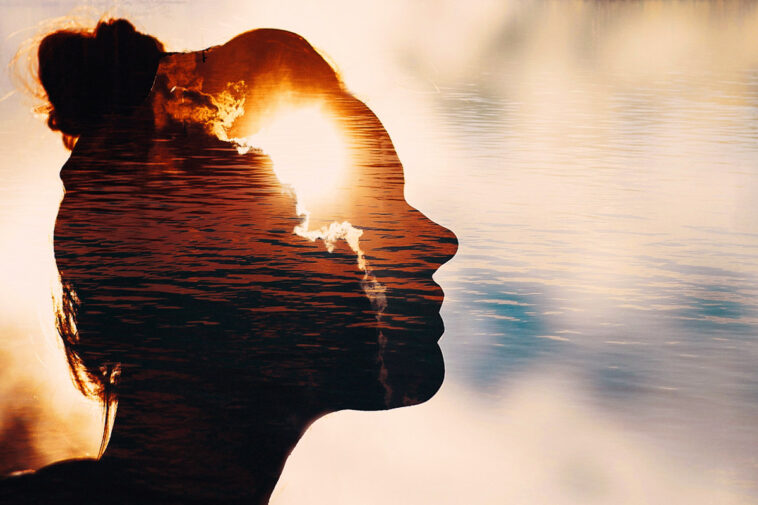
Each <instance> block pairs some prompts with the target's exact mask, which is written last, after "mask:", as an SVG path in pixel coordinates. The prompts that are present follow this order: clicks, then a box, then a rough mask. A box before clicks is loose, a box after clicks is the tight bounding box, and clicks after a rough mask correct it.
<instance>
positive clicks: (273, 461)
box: [103, 381, 315, 504]
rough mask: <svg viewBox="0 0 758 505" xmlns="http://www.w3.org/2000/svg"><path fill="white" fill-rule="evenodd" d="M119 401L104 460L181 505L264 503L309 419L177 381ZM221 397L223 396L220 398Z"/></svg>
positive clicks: (272, 399)
mask: <svg viewBox="0 0 758 505" xmlns="http://www.w3.org/2000/svg"><path fill="white" fill-rule="evenodd" d="M151 385H152V387H151V388H150V389H149V390H143V391H130V392H128V393H126V394H121V395H120V396H119V405H118V412H117V415H116V422H115V426H114V430H113V435H112V437H111V440H110V443H109V444H108V448H107V450H106V452H105V455H104V457H103V459H104V460H108V461H115V462H118V463H119V464H120V465H122V466H123V467H124V468H126V469H127V472H128V474H129V477H130V480H132V481H133V482H135V484H136V485H138V486H140V487H143V488H145V489H146V490H148V491H156V492H160V493H168V494H170V495H172V496H173V497H177V498H179V497H186V498H188V500H187V501H190V499H191V500H194V501H201V502H207V503H210V502H214V501H218V502H223V503H232V502H237V501H240V502H243V501H244V502H245V503H253V504H265V503H268V498H269V496H270V495H271V493H272V491H273V489H274V486H275V485H276V482H277V480H278V478H279V475H280V473H281V471H282V468H283V466H284V463H285V461H286V459H287V457H288V456H289V453H290V452H291V451H292V449H293V448H294V446H295V444H296V443H297V441H298V439H299V438H300V436H301V435H302V433H303V431H304V430H305V428H306V427H307V425H308V423H309V420H310V419H312V418H313V417H315V416H310V415H308V414H307V413H306V412H303V411H301V412H299V413H296V414H293V412H297V408H293V405H298V404H299V405H302V402H293V401H287V400H286V399H284V398H282V397H281V395H279V394H272V395H268V399H266V398H262V397H261V396H260V395H259V397H258V398H257V399H256V400H258V401H256V402H255V404H252V403H251V402H247V401H240V400H239V399H238V398H235V397H234V396H236V395H230V394H229V391H226V392H225V393H226V395H225V400H221V399H220V398H224V396H219V394H215V393H217V392H215V393H214V392H211V391H208V389H207V388H201V389H197V388H195V387H194V386H197V385H196V384H192V385H190V387H188V384H186V382H184V381H182V383H181V384H175V386H177V387H171V386H172V384H167V383H165V382H161V383H160V384H157V383H156V381H151ZM221 394H224V392H222V393H221Z"/></svg>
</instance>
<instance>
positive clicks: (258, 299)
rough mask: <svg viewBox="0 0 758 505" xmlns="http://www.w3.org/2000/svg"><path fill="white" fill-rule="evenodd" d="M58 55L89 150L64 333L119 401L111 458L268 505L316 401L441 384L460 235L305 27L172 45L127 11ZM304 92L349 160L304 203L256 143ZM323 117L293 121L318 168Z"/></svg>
mask: <svg viewBox="0 0 758 505" xmlns="http://www.w3.org/2000/svg"><path fill="white" fill-rule="evenodd" d="M39 58H40V67H39V68H40V71H39V77H40V81H41V83H42V85H43V86H44V88H45V90H46V91H47V94H48V97H49V100H50V106H51V108H50V119H49V124H50V126H51V128H53V129H57V130H60V131H61V132H62V133H63V135H64V139H66V138H67V139H69V140H67V141H66V142H67V145H68V146H70V147H73V151H72V154H71V157H70V159H69V160H68V162H67V163H66V164H65V166H64V167H63V169H62V170H61V179H62V181H63V184H64V186H65V190H66V193H65V196H64V199H63V201H62V203H61V206H60V210H59V214H58V218H57V221H56V227H55V242H54V247H55V256H56V261H57V264H58V268H59V271H60V275H61V281H62V284H63V287H64V294H63V299H62V304H61V310H60V314H59V328H60V332H61V335H62V337H63V340H64V343H65V347H66V351H67V355H68V357H69V363H70V365H71V367H72V371H73V375H74V377H75V378H76V380H77V384H78V385H79V387H80V389H82V390H83V391H84V392H86V393H87V394H95V395H99V396H100V397H102V398H103V399H104V400H105V401H106V404H111V402H112V400H113V399H114V398H116V397H117V399H118V409H117V415H116V420H115V424H114V427H113V435H112V438H111V440H110V444H109V445H108V449H107V450H106V451H105V453H104V456H103V459H102V461H101V463H98V464H99V465H100V468H102V467H103V466H102V465H103V464H105V465H116V466H117V467H118V468H119V475H121V476H127V477H128V479H129V481H130V482H131V483H133V484H134V486H136V487H135V488H136V489H142V490H144V492H145V493H147V494H151V493H164V495H165V496H171V497H173V498H172V499H176V500H182V499H184V498H186V497H187V496H192V497H194V498H195V499H199V500H204V501H206V502H210V501H212V500H219V501H225V502H230V501H234V500H237V499H239V500H242V499H245V498H247V499H252V500H257V502H265V501H266V500H267V498H268V496H269V494H270V493H271V490H272V489H273V485H274V484H275V482H276V479H277V477H278V475H279V472H280V471H281V468H282V465H283V463H284V460H285V459H286V457H287V455H288V454H289V451H290V450H291V449H292V447H293V446H294V444H295V443H296V442H297V440H298V438H299V437H300V435H301V434H302V432H303V431H304V430H305V428H306V427H307V426H308V425H309V424H310V423H311V422H313V420H315V419H316V418H317V417H318V416H320V415H323V414H324V413H327V412H332V411H336V410H340V409H345V408H354V409H368V410H371V409H383V408H390V407H395V406H401V405H411V404H414V403H419V402H421V401H425V400H426V399H428V398H429V397H431V396H432V395H433V394H434V392H436V390H437V389H438V388H439V386H440V384H441V382H442V377H443V370H444V368H443V362H442V357H441V354H440V350H439V347H438V346H437V340H438V339H439V337H440V336H441V334H442V330H443V327H442V321H441V319H440V316H439V308H440V305H441V302H442V291H441V289H440V288H439V286H437V285H436V284H435V283H434V281H433V280H432V274H433V273H434V272H435V271H436V269H437V268H438V267H439V266H440V265H441V264H442V263H444V262H445V261H447V260H448V259H450V258H451V257H452V255H453V254H454V253H455V250H456V247H457V246H456V244H457V242H456V239H455V236H454V235H453V234H452V233H451V232H450V231H449V230H446V229H445V228H443V227H441V226H439V225H436V224H435V223H433V222H432V221H430V220H429V219H427V218H426V217H425V216H424V215H423V214H421V213H420V212H419V211H417V210H416V209H414V208H413V207H411V206H410V205H409V204H408V203H407V202H406V201H405V198H404V192H403V186H404V182H403V169H402V165H401V164H400V161H399V160H398V158H397V155H396V153H395V150H394V148H393V146H392V142H391V140H390V138H389V136H388V134H387V132H386V131H385V130H384V128H383V127H382V125H381V123H380V122H379V120H378V119H377V118H376V117H375V116H374V115H373V113H372V112H371V111H370V110H369V109H368V108H367V107H366V106H365V105H364V104H363V103H362V102H360V101H359V100H357V99H356V98H354V97H353V96H352V95H351V94H350V93H349V92H348V91H347V90H346V89H345V88H344V86H343V84H342V83H341V80H340V78H339V76H338V75H337V74H336V72H335V71H334V70H333V69H332V67H331V66H330V65H329V64H328V63H327V62H326V61H325V60H324V58H323V57H322V56H321V55H320V54H319V53H318V52H317V51H316V50H315V49H313V47H311V46H310V44H308V42H306V41H305V40H304V39H303V38H302V37H299V36H298V35H295V34H293V33H290V32H285V31H280V30H268V29H267V30H254V31H251V32H247V33H244V34H242V35H239V36H237V37H235V38H234V39H232V40H231V41H229V42H228V43H226V44H224V45H222V46H216V47H212V48H209V49H207V50H205V51H199V52H195V53H174V54H167V53H163V52H162V45H161V44H160V42H158V41H157V40H156V39H154V38H152V37H150V36H147V35H143V34H140V33H139V32H137V31H136V30H135V29H134V28H133V27H132V25H131V24H130V23H128V22H127V21H125V20H116V21H107V22H102V23H100V24H99V25H98V26H97V28H96V29H95V30H94V31H93V32H65V31H64V32H56V33H53V34H51V35H49V36H48V37H47V38H46V39H45V40H43V41H42V43H41V45H40V49H39ZM67 65H68V66H67ZM67 69H68V70H67ZM72 73H73V76H74V77H73V78H72ZM303 107H315V108H316V110H318V111H321V112H322V113H323V120H324V123H323V124H330V125H332V126H333V127H334V128H335V129H336V130H337V131H338V132H339V134H340V138H341V139H342V140H343V142H344V151H345V153H346V159H347V160H348V162H347V163H346V168H345V173H344V174H342V177H341V178H340V179H339V181H340V182H339V183H335V184H334V187H330V188H327V190H326V191H327V194H326V196H325V197H323V198H321V199H320V200H319V205H318V206H317V208H309V209H307V213H306V209H304V208H303V202H301V201H298V194H299V193H298V187H297V182H296V181H288V182H292V183H293V185H294V190H293V188H292V187H291V186H286V185H284V184H282V182H281V181H280V179H279V178H278V177H277V162H278V161H277V158H276V157H275V156H272V157H271V158H270V157H269V156H267V146H266V145H265V143H264V145H260V146H255V145H254V140H253V139H255V136H254V134H256V133H258V132H261V131H265V130H266V128H268V127H269V126H270V125H272V124H275V123H276V120H277V118H278V117H280V116H281V115H282V114H285V113H286V111H291V110H298V109H301V108H303ZM320 125H321V123H318V124H315V125H313V126H312V127H311V128H310V129H308V128H303V129H298V128H294V127H288V129H287V133H288V134H289V137H287V138H288V141H289V142H290V143H291V146H290V147H286V146H288V145H289V144H285V149H287V150H292V151H297V150H299V151H300V152H304V153H305V156H303V157H301V158H299V159H302V160H304V161H303V163H304V164H306V165H308V166H307V167H304V170H305V172H307V171H308V170H310V169H311V167H310V164H309V161H308V160H311V159H314V158H318V157H319V156H321V155H322V154H323V153H321V152H320V151H319V146H320V145H321V143H320V141H319V140H318V134H319V132H320V131H321V130H322V128H321V126H320ZM296 130H297V131H296ZM75 139H78V140H76V141H75ZM74 144H75V147H74ZM251 145H253V146H254V147H258V148H260V149H253V150H247V152H246V153H244V154H240V153H241V152H244V151H245V149H243V148H249V147H250V146H251ZM313 166H321V165H318V164H314V165H313ZM311 175H312V174H311ZM118 372H120V375H121V376H120V377H116V375H117V373H118ZM105 480H106V481H107V479H105Z"/></svg>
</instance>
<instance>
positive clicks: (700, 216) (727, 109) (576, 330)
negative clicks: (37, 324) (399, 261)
mask: <svg viewBox="0 0 758 505" xmlns="http://www.w3.org/2000/svg"><path fill="white" fill-rule="evenodd" d="M227 3H229V2H227ZM459 4H460V3H457V2H452V1H450V2H441V3H439V4H435V5H434V6H431V5H430V6H427V7H422V6H416V7H407V8H406V7H400V6H398V5H395V4H390V5H389V6H388V7H387V9H386V12H384V11H383V12H382V15H377V16H374V17H373V21H372V23H374V24H375V26H374V25H371V26H372V29H371V30H366V26H365V25H361V24H360V23H361V22H363V23H367V21H357V20H358V19H362V17H360V16H358V13H357V12H356V11H353V10H350V8H349V7H348V6H347V5H346V4H339V7H340V9H341V8H344V9H345V12H344V13H343V17H342V18H340V19H342V22H343V23H346V24H347V20H350V21H352V22H354V24H355V26H354V27H353V28H351V29H352V30H353V31H354V32H355V33H356V34H357V33H361V30H364V31H365V33H368V34H369V35H368V36H367V39H368V40H369V41H374V42H373V45H371V44H372V43H371V42H362V44H364V45H362V46H360V47H361V48H362V49H366V48H367V47H368V48H374V49H375V50H376V51H377V53H376V54H377V58H376V61H377V65H378V66H379V67H380V68H381V69H382V70H383V72H379V71H377V70H376V69H372V66H371V65H369V64H366V63H364V64H363V66H361V64H360V61H361V58H359V57H355V56H353V57H351V52H350V48H347V49H346V48H345V47H344V45H345V44H344V40H341V38H340V37H349V36H350V33H352V32H350V31H349V30H348V29H347V28H346V29H345V30H348V31H344V32H339V33H337V34H332V33H329V30H328V29H327V28H320V27H319V26H318V25H319V23H322V24H325V25H328V23H325V22H324V21H325V19H326V18H325V17H326V16H334V15H335V13H336V12H337V11H339V10H340V9H337V8H334V9H327V10H326V12H325V13H324V14H322V16H325V17H322V18H319V17H318V15H316V14H314V16H315V17H313V20H312V21H305V20H300V19H299V18H296V19H294V20H293V18H292V16H294V15H295V14H294V13H293V12H292V11H289V10H286V9H284V8H282V9H277V8H275V7H270V8H269V7H267V8H266V9H268V10H266V9H262V12H263V13H262V14H261V15H260V18H261V23H260V24H275V25H276V26H286V27H290V28H292V29H295V30H297V31H299V32H301V33H304V34H305V35H306V36H307V37H309V38H313V39H315V40H314V43H316V45H320V46H321V47H323V48H324V49H326V50H327V52H329V53H330V54H331V55H332V56H333V57H334V59H335V60H336V61H337V62H338V63H339V62H341V61H344V62H346V64H345V65H346V66H345V68H344V70H345V78H346V81H347V82H348V84H349V85H350V84H351V83H354V85H355V87H356V91H357V92H358V94H359V95H360V94H361V93H364V96H366V97H368V98H369V100H368V103H369V105H370V106H371V107H372V108H373V109H374V110H375V111H376V112H377V114H378V116H379V117H380V118H381V119H382V120H383V122H384V123H385V125H386V127H387V130H388V131H389V132H390V134H391V135H392V136H393V139H394V141H395V143H396V145H397V148H398V153H399V154H400V157H401V159H402V160H403V161H404V162H405V167H406V177H407V186H406V196H407V199H408V201H409V202H410V203H411V204H413V205H414V206H416V207H418V208H419V209H421V210H423V211H424V212H425V213H427V214H428V215H429V216H430V217H431V218H432V219H434V220H436V221H438V222H440V223H441V224H444V225H445V226H447V227H448V228H451V229H452V230H454V231H455V233H456V234H457V235H458V238H459V240H460V248H459V251H458V255H457V256H456V258H455V259H454V260H453V261H452V262H451V263H449V264H448V265H446V266H445V267H444V268H443V269H442V270H441V271H440V272H438V273H437V275H436V276H435V279H436V281H437V282H438V283H440V284H441V285H442V287H443V288H444V289H445V292H446V300H445V305H444V307H443V311H442V314H443V317H444V319H445V324H446V328H447V330H446V333H445V336H444V337H443V340H442V342H441V343H442V347H443V351H444V353H445V361H446V367H447V371H448V372H447V379H446V380H447V382H446V386H445V387H443V390H442V391H441V392H440V394H439V395H438V396H437V397H436V398H434V399H433V400H432V401H430V402H429V403H428V404H426V405H423V406H420V407H414V408H412V409H404V410H402V411H392V412H387V413H382V414H376V413H369V414H357V413H345V414H337V415H332V416H330V417H329V418H327V419H324V420H322V421H319V422H318V423H317V424H316V425H315V426H314V428H313V429H312V430H311V431H310V432H309V433H308V434H307V435H306V438H305V440H304V441H303V442H302V443H301V445H300V446H299V447H298V449H296V452H295V453H294V456H293V457H292V459H291V461H290V463H289V464H288V467H287V468H286V469H285V473H284V475H283V477H282V480H281V483H280V484H281V485H280V487H279V488H278V489H277V493H276V494H275V499H274V500H273V503H282V504H284V503H302V502H303V501H302V500H303V499H304V497H307V498H308V500H309V501H310V502H313V503H357V502H360V503H382V502H383V500H390V499H392V500H395V501H396V502H398V503H462V502H470V503H506V502H507V503H558V504H560V503H614V504H618V503H630V504H632V503H634V504H641V503H667V502H670V503H675V502H680V503H747V502H750V500H749V499H745V500H744V501H741V499H740V498H739V497H738V496H741V495H754V494H755V492H756V487H757V486H758V481H756V479H755V476H756V475H758V466H757V463H756V460H755V456H754V452H755V447H756V446H758V427H757V426H758V422H757V421H758V368H757V367H756V363H758V341H757V340H756V338H757V337H758V305H757V303H758V302H757V301H756V300H758V296H757V295H758V288H756V285H758V284H757V282H756V281H758V224H757V223H758V207H757V206H756V203H755V202H756V199H758V168H757V167H758V163H757V160H758V35H756V34H758V12H757V11H756V7H755V6H754V5H753V4H751V3H749V2H744V3H743V2H734V3H731V4H729V5H727V6H724V5H723V4H721V3H716V2H713V3H689V2H680V3H671V4H670V3H666V2H641V3H638V2H623V3H615V2H614V3H609V2H597V3H592V2H552V3H551V2H544V3H542V2H541V3H530V2H519V3H508V4H506V5H503V6H501V5H500V2H493V3H486V6H484V7H483V8H482V11H481V13H480V14H476V13H472V12H469V11H468V10H467V9H468V7H466V8H464V7H463V6H461V5H459ZM230 5H231V4H230ZM166 9H168V10H169V11H170V10H171V8H166ZM177 9H178V10H177V11H176V12H179V10H181V9H186V7H181V8H179V7H177ZM192 9H195V6H193V7H192ZM192 9H189V10H192ZM196 9H197V11H200V10H201V9H202V7H200V6H197V7H196ZM404 9H405V10H404ZM217 10H218V11H219V12H221V11H223V9H217ZM197 11H195V10H193V11H192V12H193V13H196V12H197ZM203 12H204V11H203ZM181 14H182V15H183V16H187V17H189V18H190V19H194V18H195V17H196V16H195V15H192V16H190V15H188V14H186V12H185V11H183V10H182V11H181ZM206 14H207V16H210V17H206V18H205V19H211V20H212V21H213V22H216V21H218V22H219V23H221V22H222V21H223V19H222V18H223V17H224V16H222V15H221V14H219V13H218V12H215V11H214V12H212V13H211V12H207V13H206ZM311 14H313V13H311ZM399 14H403V16H399ZM156 15H158V16H163V15H165V13H164V12H163V11H161V12H157V11H156ZM351 16H353V17H351ZM254 19H258V18H254ZM400 19H403V21H400ZM138 21H139V20H138ZM209 24H210V25H211V26H215V25H213V23H212V22H209ZM144 25H145V26H146V27H148V28H150V29H152V30H153V31H154V32H155V33H156V34H160V33H161V25H160V23H158V22H157V21H155V20H147V19H146V20H145V22H144ZM153 26H155V27H157V28H155V29H153V28H152V27H153ZM245 28H249V26H247V25H245V26H237V25H234V29H235V30H236V31H241V30H242V29H245ZM171 30H173V31H171ZM177 30H179V29H178V28H173V29H169V28H166V31H169V32H170V33H171V36H172V37H174V38H175V39H174V40H178V41H186V40H192V42H191V44H188V45H189V46H191V47H193V48H195V47H200V46H202V45H203V44H205V45H207V44H209V43H211V42H210V40H212V41H213V42H215V41H216V37H218V40H219V41H221V40H224V38H225V37H224V36H221V35H218V33H220V31H222V28H218V29H217V30H218V31H219V32H218V33H217V31H208V32H207V37H208V38H209V39H210V40H208V39H206V40H204V41H200V40H193V39H191V36H190V35H189V34H187V33H185V34H181V33H180V34H179V35H177V33H179V32H178V31H177ZM213 30H216V28H214V29H213ZM230 30H231V29H230ZM235 30H231V31H229V33H234V32H235ZM10 31H12V30H11V29H10V28H7V27H3V33H9V32H10ZM224 33H226V32H224ZM14 40H15V39H14ZM445 44H447V45H445ZM3 49H4V51H6V49H5V48H3ZM356 51H357V50H356ZM4 55H5V53H4ZM350 70H353V71H354V76H353V77H352V80H351V74H350ZM361 71H363V73H361ZM372 72H373V73H372ZM379 74H382V75H386V74H389V75H391V76H396V77H393V78H391V79H390V82H391V86H388V87H387V89H388V90H389V91H387V90H383V89H381V84H382V81H381V79H382V78H383V77H382V76H380V75H379ZM366 76H368V77H366ZM372 76H374V77H376V79H377V80H378V81H379V84H376V85H375V86H372V85H371V79H370V77H372ZM4 89H5V88H3V90H4ZM2 94H4V92H2V93H0V95H2ZM0 106H3V107H7V104H0ZM4 126H5V127H6V128H7V125H4ZM9 138H10V137H9V136H7V135H4V136H3V156H4V157H7V159H11V160H12V159H13V156H15V155H16V151H11V147H10V146H11V142H12V141H11V140H9ZM46 141H50V142H53V141H52V140H51V138H47V139H46ZM18 149H20V148H16V150H18ZM6 153H10V154H6ZM58 163H59V164H60V162H59V161H58ZM10 166H11V165H10V164H9V163H6V162H4V163H3V169H4V170H3V172H2V174H3V177H4V179H3V180H4V181H5V180H6V179H5V177H10V174H9V170H7V167H10ZM6 174H8V175H6ZM27 183H28V181H27ZM3 187H4V188H7V187H8V185H6V183H5V182H4V183H3ZM18 187H24V186H22V185H19V186H18ZM51 194H54V191H51ZM37 198H39V196H37ZM25 201H26V200H25V199H24V198H20V197H18V198H17V199H16V200H14V203H12V204H5V205H4V207H3V212H5V213H8V212H18V209H21V208H23V206H24V205H25V203H24V202H25ZM0 217H4V218H5V219H6V221H3V223H4V225H5V226H7V227H8V228H9V229H10V227H11V225H10V224H7V225H6V224H5V223H6V222H7V223H10V222H11V220H9V219H8V218H7V214H6V216H0ZM49 218H50V216H46V219H49ZM42 221H44V219H41V220H40V219H38V220H37V222H38V223H39V222H42ZM49 225H50V223H48V222H47V221H44V226H41V225H39V224H38V226H39V227H40V229H42V230H45V229H46V228H45V226H48V227H49ZM14 229H16V228H14ZM6 249H7V252H6ZM10 249H11V248H6V247H4V248H3V254H4V256H3V257H4V258H17V257H16V256H13V254H18V253H17V251H15V250H14V251H15V252H14V251H11V250H10ZM13 261H19V262H20V261H21V259H18V258H17V259H13V260H12V262H13ZM14 317H16V316H14ZM4 338H7V337H4ZM8 383H9V382H7V381H6V384H8ZM4 390H9V388H7V389H4ZM5 421H6V422H7V419H6V420H5ZM73 445H76V444H73ZM63 452H64V453H65V451H63ZM56 454H58V453H56ZM335 475H339V476H341V477H340V479H336V478H335V477H334V476H335ZM408 475H411V477H408ZM497 482H503V484H497ZM409 497H410V498H409Z"/></svg>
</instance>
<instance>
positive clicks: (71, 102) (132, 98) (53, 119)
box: [37, 19, 163, 145]
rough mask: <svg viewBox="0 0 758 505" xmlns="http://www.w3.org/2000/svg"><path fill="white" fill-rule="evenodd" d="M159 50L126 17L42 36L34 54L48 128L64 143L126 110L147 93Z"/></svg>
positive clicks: (129, 110) (156, 66) (131, 108)
mask: <svg viewBox="0 0 758 505" xmlns="http://www.w3.org/2000/svg"><path fill="white" fill-rule="evenodd" d="M162 51H163V45H162V44H161V43H160V42H159V41H158V40H157V39H155V38H154V37H151V36H149V35H145V34H142V33H140V32H138V31H137V30H136V29H135V28H134V26H133V25H132V24H131V23H130V22H129V21H127V20H125V19H116V20H108V21H101V22H100V23H98V25H97V26H96V27H95V29H94V30H93V31H72V30H59V31H56V32H53V33H51V34H49V35H47V36H46V37H45V38H44V39H43V40H42V42H41V43H40V46H39V50H38V52H37V55H38V58H39V80H40V83H41V84H42V86H43V87H44V88H45V92H46V93H47V97H48V100H49V101H50V106H51V110H50V114H49V117H48V126H50V128H51V129H53V130H60V131H61V132H62V133H63V134H64V142H65V141H66V138H65V137H66V136H69V137H77V136H79V135H81V134H82V133H84V132H86V131H88V130H90V129H92V128H93V127H95V126H97V125H98V124H100V123H101V122H102V121H103V119H104V118H105V117H107V116H112V115H120V114H128V113H129V112H131V111H132V110H133V109H134V108H135V107H136V106H138V105H139V104H141V103H142V102H143V101H144V100H145V98H146V97H147V95H148V93H149V92H150V88H151V86H152V83H153V79H154V78H155V73H156V71H157V69H158V61H159V59H160V56H161V53H162ZM70 140H72V139H69V141H70ZM67 145H68V143H67Z"/></svg>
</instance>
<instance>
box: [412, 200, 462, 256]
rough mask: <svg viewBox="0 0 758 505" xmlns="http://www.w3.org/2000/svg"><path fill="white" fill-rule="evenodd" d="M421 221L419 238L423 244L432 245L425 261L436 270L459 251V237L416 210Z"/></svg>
mask: <svg viewBox="0 0 758 505" xmlns="http://www.w3.org/2000/svg"><path fill="white" fill-rule="evenodd" d="M414 211H415V212H416V213H417V214H418V217H419V219H420V222H421V223H420V226H419V229H418V233H419V238H421V239H422V241H423V242H426V243H429V244H432V247H431V248H430V249H429V251H428V254H429V255H428V256H427V257H426V258H425V260H426V261H427V262H428V263H430V264H431V265H432V266H433V268H434V270H437V269H438V268H439V267H441V266H442V265H444V264H445V263H447V262H448V261H450V260H451V259H452V258H453V256H455V253H456V252H457V251H458V237H456V235H455V233H453V232H452V230H450V229H448V228H445V227H444V226H442V225H439V224H437V223H435V222H434V221H432V220H431V219H429V218H428V217H427V216H426V215H425V214H424V213H422V212H421V211H419V210H416V209H414Z"/></svg>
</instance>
